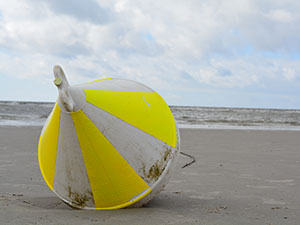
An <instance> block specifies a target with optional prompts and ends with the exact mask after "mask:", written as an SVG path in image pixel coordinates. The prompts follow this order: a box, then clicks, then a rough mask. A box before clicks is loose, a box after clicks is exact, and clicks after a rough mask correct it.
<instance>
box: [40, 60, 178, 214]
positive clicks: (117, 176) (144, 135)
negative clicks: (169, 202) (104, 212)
mask: <svg viewBox="0 0 300 225" xmlns="http://www.w3.org/2000/svg"><path fill="white" fill-rule="evenodd" d="M54 75H55V81H54V83H55V85H56V86H57V87H58V91H59V97H58V100H57V102H56V104H55V106H54V108H53V111H52V112H51V114H50V115H49V117H48V119H47V121H46V123H45V125H44V128H43V130H42V132H41V136H40V141H39V165H40V170H41V173H42V175H43V177H44V179H45V181H46V183H47V185H48V186H49V188H50V189H51V190H52V191H54V192H55V193H56V194H57V196H59V197H60V198H61V199H62V200H63V201H64V202H66V203H67V204H69V205H71V206H72V207H75V208H84V209H119V208H124V207H128V206H131V205H132V206H136V207H138V206H141V205H143V204H145V203H147V202H148V201H150V200H151V199H152V198H153V197H154V196H155V195H156V194H158V193H159V192H160V191H161V190H162V188H163V187H164V186H165V185H166V184H167V182H168V179H169V177H170V174H171V172H172V169H173V168H174V165H175V160H176V157H177V155H178V153H179V131H178V128H177V126H176V123H175V120H174V117H173V115H172V112H171V110H170V108H169V107H168V105H167V104H166V102H165V101H164V100H163V99H162V98H161V97H160V96H159V95H158V94H157V93H156V92H155V91H153V90H152V89H150V88H148V87H146V86H145V85H142V84H140V83H137V82H134V81H129V80H125V79H112V78H107V79H101V80H96V81H93V82H91V83H86V84H81V85H77V86H70V85H69V83H68V81H67V80H66V77H65V75H64V72H63V70H62V68H61V67H60V66H55V67H54Z"/></svg>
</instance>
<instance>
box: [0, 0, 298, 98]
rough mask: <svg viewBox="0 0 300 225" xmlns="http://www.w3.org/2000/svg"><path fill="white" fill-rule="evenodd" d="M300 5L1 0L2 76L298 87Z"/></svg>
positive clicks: (160, 86) (181, 86) (172, 86)
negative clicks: (55, 71) (60, 73)
mask: <svg viewBox="0 0 300 225" xmlns="http://www.w3.org/2000/svg"><path fill="white" fill-rule="evenodd" d="M299 10H300V3H298V2H297V1H295V0H289V1H280V0H276V1H273V0H272V1H271V0H266V1H263V2H262V1H258V0H254V1H253V0H230V1H221V0H210V1H208V0H204V1H196V0H188V1H172V0H165V1H159V2H153V1H137V0H116V1H110V0H101V1H100V0H99V1H96V0H88V1H79V0H76V1H58V0H42V1H37V0H24V1H17V0H10V1H2V2H0V50H1V53H0V60H1V61H0V75H1V74H5V75H7V76H14V77H22V78H28V79H32V78H34V79H40V80H43V79H45V77H47V79H50V78H51V79H52V75H51V73H52V71H51V70H52V66H53V65H54V64H61V65H62V66H63V67H64V68H65V70H66V71H67V74H68V75H69V79H70V80H71V83H72V81H73V83H79V82H86V81H89V80H90V79H97V78H100V77H103V76H114V77H124V78H129V79H134V80H137V81H140V82H143V83H146V84H148V85H149V86H151V87H153V88H154V89H156V90H161V91H162V92H170V95H169V96H175V95H176V96H178V94H174V93H175V92H176V91H177V90H178V91H182V92H184V91H186V92H188V91H190V90H199V88H210V90H216V89H224V90H225V89H227V90H228V89H235V90H238V91H242V90H246V89H251V88H253V87H256V88H262V89H264V91H266V92H267V91H268V88H270V89H272V87H275V86H276V88H278V87H279V86H277V85H275V83H276V82H277V83H278V82H284V84H286V85H284V87H285V88H286V87H287V86H288V84H293V85H296V86H297V85H298V87H299V86H300V79H299V74H300V62H299V58H300V57H298V56H299V51H300V45H299V43H300V42H299V41H300V28H299V26H298V24H299V21H300V16H299V13H298V12H299ZM293 87H294V86H293ZM171 92H172V93H171ZM178 99H179V98H178ZM182 101H183V100H182Z"/></svg>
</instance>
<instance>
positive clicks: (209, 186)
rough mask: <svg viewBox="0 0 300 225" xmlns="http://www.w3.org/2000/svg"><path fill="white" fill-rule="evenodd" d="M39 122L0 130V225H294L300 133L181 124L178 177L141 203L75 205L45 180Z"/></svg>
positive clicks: (299, 191)
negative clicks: (102, 207) (100, 207)
mask: <svg viewBox="0 0 300 225" xmlns="http://www.w3.org/2000/svg"><path fill="white" fill-rule="evenodd" d="M40 130H41V128H40V127H0V153H1V157H0V224H22V225H23V224H24V225H25V224H72V225H76V224H128V225H129V224H130V225H131V224H208V225H209V224H228V225H233V224H239V225H246V224H272V225H275V224H280V225H282V224H293V225H294V224H300V147H299V146H300V131H262V130H260V131H254V130H209V129H193V130H190V129H182V130H181V150H182V151H183V152H186V153H190V154H192V155H194V156H195V157H196V159H197V162H196V163H195V164H193V165H191V166H190V167H187V168H185V169H181V168H180V166H182V165H184V164H185V163H186V162H188V159H187V158H184V157H183V156H181V157H180V159H179V160H178V165H177V170H176V174H174V176H173V177H172V179H171V181H170V183H169V184H168V186H167V187H166V190H165V191H163V192H162V193H161V194H160V195H159V196H157V197H156V198H155V199H154V200H153V201H151V202H150V203H149V204H148V205H146V206H145V207H143V208H136V209H121V210H115V211H86V210H73V209H71V208H69V207H68V206H67V205H65V204H64V203H62V202H61V201H60V199H59V198H57V197H56V196H55V195H54V194H53V193H52V192H51V191H50V190H49V189H48V187H47V186H46V184H45V183H44V181H43V179H42V177H41V174H40V171H39V167H38V163H37V142H38V137H39V134H40Z"/></svg>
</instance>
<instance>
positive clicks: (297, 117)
mask: <svg viewBox="0 0 300 225" xmlns="http://www.w3.org/2000/svg"><path fill="white" fill-rule="evenodd" d="M53 106H54V103H53V102H19V101H0V126H42V125H43V124H44V123H45V121H46V119H47V117H48V115H49V114H50V112H51V110H52V108H53ZM170 108H171V111H172V113H173V115H174V117H175V120H176V122H177V124H178V126H179V128H208V129H209V128H211V129H255V130H256V129H267V130H300V110H296V109H260V108H227V107H200V106H170Z"/></svg>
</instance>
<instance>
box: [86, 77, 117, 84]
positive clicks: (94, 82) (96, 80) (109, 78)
mask: <svg viewBox="0 0 300 225" xmlns="http://www.w3.org/2000/svg"><path fill="white" fill-rule="evenodd" d="M111 79H112V78H102V79H98V80H93V81H91V82H89V83H95V82H98V81H103V80H111Z"/></svg>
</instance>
